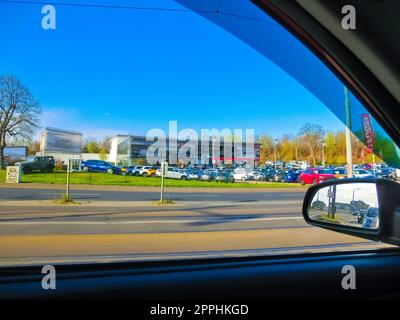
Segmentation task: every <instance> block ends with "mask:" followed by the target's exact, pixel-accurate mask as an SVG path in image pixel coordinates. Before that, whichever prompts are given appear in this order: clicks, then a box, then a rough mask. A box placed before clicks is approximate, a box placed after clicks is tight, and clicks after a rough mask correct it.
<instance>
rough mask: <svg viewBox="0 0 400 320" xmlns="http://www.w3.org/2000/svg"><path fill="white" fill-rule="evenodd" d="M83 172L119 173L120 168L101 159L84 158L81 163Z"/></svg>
mask: <svg viewBox="0 0 400 320" xmlns="http://www.w3.org/2000/svg"><path fill="white" fill-rule="evenodd" d="M81 170H83V171H84V172H107V173H109V174H113V173H117V174H119V173H121V168H120V167H117V166H114V165H112V164H111V163H109V162H107V161H103V160H86V161H83V162H82V163H81Z"/></svg>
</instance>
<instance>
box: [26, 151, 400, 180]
mask: <svg viewBox="0 0 400 320" xmlns="http://www.w3.org/2000/svg"><path fill="white" fill-rule="evenodd" d="M54 165H55V161H54V158H53V157H51V156H38V157H35V158H34V159H33V161H30V162H25V163H23V164H22V170H23V172H24V173H29V172H33V171H41V172H51V171H53V169H54ZM79 169H80V170H81V171H83V172H107V173H109V174H123V175H129V176H142V177H160V176H161V169H160V168H159V167H157V166H127V167H120V166H115V165H113V164H111V163H109V162H107V161H102V160H86V161H83V162H81V164H80V167H79ZM166 177H167V178H171V179H179V180H189V179H191V180H202V181H224V182H234V181H269V182H286V183H292V182H299V183H301V184H317V183H320V182H322V181H326V180H329V179H338V178H339V179H340V178H345V177H347V170H346V168H344V167H333V166H329V167H317V168H306V169H296V168H293V167H290V166H288V167H285V166H279V167H278V166H265V167H263V168H257V169H254V170H248V169H246V168H244V167H237V168H224V167H220V168H196V167H191V168H186V169H181V168H177V167H173V166H170V167H169V168H168V171H167V173H166ZM353 177H354V178H360V179H365V178H384V179H390V180H398V179H400V170H399V169H394V168H391V167H389V166H387V165H384V164H377V165H375V166H371V165H369V164H364V165H355V166H354V167H353Z"/></svg>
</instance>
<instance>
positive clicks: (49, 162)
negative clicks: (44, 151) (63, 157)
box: [22, 156, 55, 173]
mask: <svg viewBox="0 0 400 320" xmlns="http://www.w3.org/2000/svg"><path fill="white" fill-rule="evenodd" d="M54 167H55V161H54V158H53V157H52V156H43V157H42V156H40V157H35V158H34V159H33V161H30V162H23V163H22V172H23V173H28V172H33V171H40V172H52V171H53V170H54Z"/></svg>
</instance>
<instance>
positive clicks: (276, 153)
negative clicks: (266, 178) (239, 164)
mask: <svg viewBox="0 0 400 320" xmlns="http://www.w3.org/2000/svg"><path fill="white" fill-rule="evenodd" d="M374 140H375V143H374V154H375V162H376V163H378V162H385V163H387V164H389V165H393V166H399V165H400V158H399V155H398V153H397V150H396V146H395V144H394V143H393V142H392V141H391V140H390V139H389V138H387V137H384V136H382V135H381V134H379V133H375V139H374ZM259 142H260V143H261V146H260V163H265V161H275V159H276V160H281V161H285V162H288V161H291V160H295V161H301V160H305V161H309V162H310V163H311V164H312V165H313V166H317V165H321V164H322V163H323V162H324V161H325V164H327V165H335V166H341V165H344V164H346V135H345V130H338V131H336V132H332V131H325V130H323V129H322V127H321V126H319V125H316V124H310V123H309V124H305V125H304V126H303V127H301V129H300V130H299V133H298V134H297V135H295V136H292V135H283V136H281V137H279V138H275V139H274V138H273V137H272V136H270V135H268V134H264V135H262V136H261V137H260V138H259ZM351 144H352V158H353V163H359V164H360V163H371V162H372V160H373V159H372V158H373V157H372V153H368V152H367V149H366V147H365V144H364V133H363V131H362V130H360V131H355V132H354V133H352V134H351Z"/></svg>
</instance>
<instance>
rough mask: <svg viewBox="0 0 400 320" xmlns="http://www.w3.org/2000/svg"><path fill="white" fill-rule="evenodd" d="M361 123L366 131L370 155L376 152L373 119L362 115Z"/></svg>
mask: <svg viewBox="0 0 400 320" xmlns="http://www.w3.org/2000/svg"><path fill="white" fill-rule="evenodd" d="M361 122H362V126H363V130H364V139H365V145H366V147H367V151H368V153H372V152H373V151H374V129H373V128H372V124H371V118H370V116H369V114H367V113H364V114H362V115H361Z"/></svg>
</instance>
